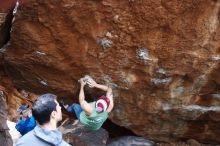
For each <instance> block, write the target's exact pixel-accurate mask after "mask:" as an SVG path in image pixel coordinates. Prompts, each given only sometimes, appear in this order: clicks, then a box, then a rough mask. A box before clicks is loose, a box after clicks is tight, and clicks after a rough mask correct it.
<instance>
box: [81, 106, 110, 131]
mask: <svg viewBox="0 0 220 146" xmlns="http://www.w3.org/2000/svg"><path fill="white" fill-rule="evenodd" d="M92 106H93V110H92V113H91V115H90V116H87V115H86V114H85V112H84V111H83V112H81V113H80V122H81V123H82V124H84V125H85V126H86V128H88V129H90V130H98V129H99V128H101V127H102V124H103V123H104V122H105V121H106V120H107V118H108V112H102V113H97V112H96V110H95V102H93V103H92Z"/></svg>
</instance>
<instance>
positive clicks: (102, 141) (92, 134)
mask: <svg viewBox="0 0 220 146" xmlns="http://www.w3.org/2000/svg"><path fill="white" fill-rule="evenodd" d="M60 130H61V131H62V133H63V138H64V140H65V141H66V142H68V143H70V144H72V145H80V146H105V145H106V142H107V140H108V132H107V131H106V130H105V129H103V128H101V129H99V130H97V131H90V130H87V129H86V128H85V126H84V125H82V124H81V123H79V122H78V120H77V121H76V122H75V123H73V124H68V125H66V126H63V127H60Z"/></svg>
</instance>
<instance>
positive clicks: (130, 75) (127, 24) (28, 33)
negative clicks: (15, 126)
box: [4, 0, 220, 143]
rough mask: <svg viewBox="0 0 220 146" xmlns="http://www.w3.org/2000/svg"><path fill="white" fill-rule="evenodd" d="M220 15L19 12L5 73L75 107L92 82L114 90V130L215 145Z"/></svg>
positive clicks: (65, 3)
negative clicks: (82, 87)
mask: <svg viewBox="0 0 220 146" xmlns="http://www.w3.org/2000/svg"><path fill="white" fill-rule="evenodd" d="M219 6H220V5H219V1H218V0H186V1H179V0H172V1H171V0H156V1H155V0H145V1H138V0H129V1H128V0H120V1H118V0H60V1H55V0H48V1H44V0H38V1H35V0H33V1H30V2H29V3H27V4H26V5H24V6H21V7H19V8H18V12H17V14H16V19H15V21H14V24H13V30H12V33H11V41H10V45H9V46H8V47H7V49H6V51H5V52H4V55H5V67H6V69H7V72H8V74H9V75H10V76H11V77H12V78H13V81H14V83H15V84H16V85H17V87H19V88H24V89H26V90H31V91H34V92H37V93H43V92H48V91H50V92H54V93H57V94H58V95H60V96H63V97H65V98H68V99H69V100H70V101H71V100H77V92H78V86H77V85H78V83H77V80H78V79H79V78H80V77H82V76H84V75H86V74H89V75H91V76H92V77H93V78H94V79H95V80H97V81H98V82H100V83H106V84H109V85H111V86H113V87H114V95H115V108H114V111H113V112H112V114H111V116H110V119H111V120H112V121H113V122H114V123H116V124H118V125H121V126H124V127H127V128H129V129H131V130H132V131H133V132H135V133H136V134H137V135H139V136H143V137H146V138H150V139H154V140H160V141H173V140H186V139H191V138H192V139H196V140H198V141H200V142H206V143H218V142H220V130H219V129H220V124H219V122H220V106H219V105H220V94H219V87H220V86H219V85H220V76H219V71H220V66H219V59H220V49H219V48H220V44H219V39H220V35H219V34H220V33H219ZM91 94H94V93H91Z"/></svg>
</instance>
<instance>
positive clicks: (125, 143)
mask: <svg viewBox="0 0 220 146" xmlns="http://www.w3.org/2000/svg"><path fill="white" fill-rule="evenodd" d="M154 145H155V144H154V142H152V141H150V140H147V139H144V138H143V137H137V136H124V137H120V138H118V139H115V140H113V141H112V142H111V143H109V144H108V145H107V146H154Z"/></svg>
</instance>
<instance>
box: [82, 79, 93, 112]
mask: <svg viewBox="0 0 220 146" xmlns="http://www.w3.org/2000/svg"><path fill="white" fill-rule="evenodd" d="M80 84H81V85H80V92H79V104H80V106H81V107H82V109H83V110H84V112H85V113H86V115H88V116H89V115H90V114H91V113H92V106H91V105H90V104H89V103H88V102H87V101H86V100H85V93H84V86H85V85H86V82H84V81H83V79H80Z"/></svg>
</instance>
